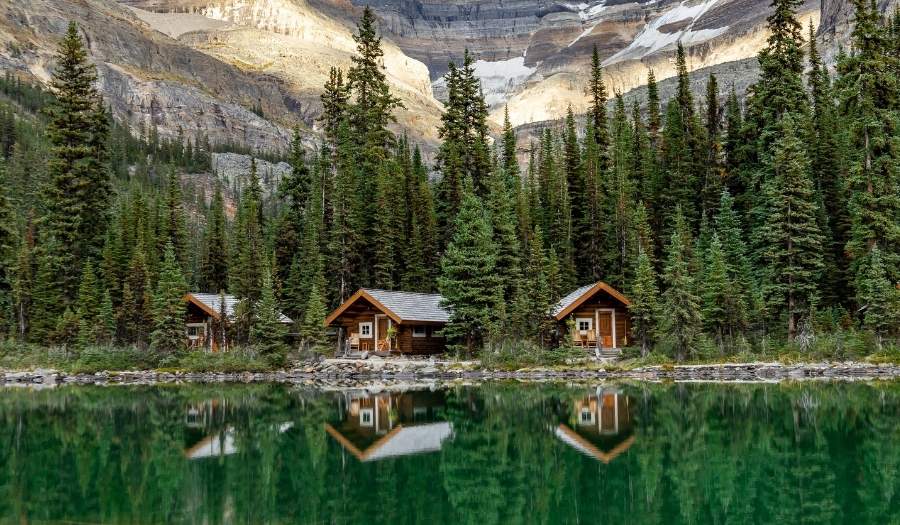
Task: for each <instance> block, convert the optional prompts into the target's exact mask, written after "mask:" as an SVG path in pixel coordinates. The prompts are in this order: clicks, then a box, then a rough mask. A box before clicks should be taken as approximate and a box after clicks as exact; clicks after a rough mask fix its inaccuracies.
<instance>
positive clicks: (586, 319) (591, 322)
mask: <svg viewBox="0 0 900 525" xmlns="http://www.w3.org/2000/svg"><path fill="white" fill-rule="evenodd" d="M583 322H587V326H588V327H587V328H585V329H582V328H581V323H583ZM575 329H576V330H578V331H579V332H588V331H590V330H593V329H594V319H593V318H592V317H577V318H575Z"/></svg>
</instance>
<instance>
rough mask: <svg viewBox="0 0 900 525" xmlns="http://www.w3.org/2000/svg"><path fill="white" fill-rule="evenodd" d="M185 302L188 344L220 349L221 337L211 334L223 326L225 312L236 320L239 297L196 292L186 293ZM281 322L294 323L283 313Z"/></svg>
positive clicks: (214, 350)
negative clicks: (235, 314)
mask: <svg viewBox="0 0 900 525" xmlns="http://www.w3.org/2000/svg"><path fill="white" fill-rule="evenodd" d="M223 299H224V302H223ZM184 302H185V303H187V309H186V310H187V311H186V314H185V325H184V326H185V333H186V335H187V339H188V344H189V345H190V346H191V347H193V348H205V349H206V350H210V351H212V352H216V351H218V350H219V340H220V339H221V337H210V336H211V335H212V333H213V330H216V329H217V327H220V326H221V318H222V314H223V313H224V314H225V319H226V320H227V321H228V322H229V323H232V322H234V312H235V308H236V307H237V305H238V302H239V301H238V299H237V298H236V297H235V296H233V295H228V294H215V293H196V292H194V293H189V294H186V295H185V296H184ZM281 322H282V323H283V324H286V325H289V324H291V323H293V321H291V319H290V318H289V317H287V316H286V315H284V314H281ZM226 344H227V341H226Z"/></svg>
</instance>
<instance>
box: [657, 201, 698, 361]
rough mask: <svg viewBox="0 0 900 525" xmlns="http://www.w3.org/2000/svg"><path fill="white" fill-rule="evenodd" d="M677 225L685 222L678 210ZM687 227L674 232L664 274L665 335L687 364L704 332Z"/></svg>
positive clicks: (667, 250)
mask: <svg viewBox="0 0 900 525" xmlns="http://www.w3.org/2000/svg"><path fill="white" fill-rule="evenodd" d="M675 222H676V224H678V223H681V224H683V223H684V220H683V219H682V218H681V212H680V210H676V220H675ZM686 237H687V232H685V231H684V228H683V227H680V228H679V227H676V229H675V230H674V231H673V232H672V235H671V238H670V241H669V244H668V246H667V247H666V252H667V253H668V257H667V260H666V265H665V272H664V274H663V281H664V282H665V284H666V290H665V292H663V309H664V310H663V319H662V330H663V333H666V334H668V335H669V336H670V337H671V338H673V339H674V344H675V358H676V359H677V360H678V361H684V359H685V358H686V357H687V356H688V354H689V353H690V351H691V347H692V345H693V343H694V340H695V338H696V337H697V335H698V333H699V332H700V322H701V318H700V298H699V297H697V295H696V284H695V282H694V277H693V273H692V272H691V265H692V261H691V259H692V257H691V253H690V238H689V237H688V238H686Z"/></svg>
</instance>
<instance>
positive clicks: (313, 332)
mask: <svg viewBox="0 0 900 525" xmlns="http://www.w3.org/2000/svg"><path fill="white" fill-rule="evenodd" d="M327 315H328V311H327V310H326V307H325V299H324V297H322V293H321V292H320V291H319V286H318V285H317V284H313V286H312V288H311V289H310V291H309V298H308V299H307V301H306V307H305V308H304V314H303V323H302V324H301V325H300V336H301V337H303V341H304V345H305V346H306V347H307V348H308V349H312V350H316V349H323V348H324V347H325V345H327V344H328V337H327V334H326V331H325V317H326V316H327Z"/></svg>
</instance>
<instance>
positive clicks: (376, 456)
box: [325, 391, 453, 462]
mask: <svg viewBox="0 0 900 525" xmlns="http://www.w3.org/2000/svg"><path fill="white" fill-rule="evenodd" d="M339 404H340V406H339V408H338V411H337V413H339V414H341V417H340V419H339V420H332V421H330V422H327V423H325V431H326V432H327V433H328V435H330V436H331V437H332V438H334V440H335V441H337V442H338V443H339V444H340V445H341V447H343V448H344V450H346V451H347V452H349V453H350V454H351V455H353V456H354V457H355V458H356V459H358V460H359V461H361V462H368V461H378V460H381V459H388V458H395V457H399V456H408V455H412V454H424V453H429V452H437V451H439V450H440V449H441V446H442V445H443V443H444V441H445V440H446V439H447V438H449V437H451V436H452V435H453V427H452V426H451V425H450V422H448V421H446V420H445V419H444V418H443V413H444V405H445V394H444V393H443V392H441V391H435V392H431V391H417V392H405V393H402V394H398V393H382V394H375V395H369V394H367V395H353V394H348V395H346V396H345V397H342V398H339Z"/></svg>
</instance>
